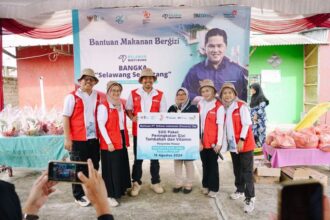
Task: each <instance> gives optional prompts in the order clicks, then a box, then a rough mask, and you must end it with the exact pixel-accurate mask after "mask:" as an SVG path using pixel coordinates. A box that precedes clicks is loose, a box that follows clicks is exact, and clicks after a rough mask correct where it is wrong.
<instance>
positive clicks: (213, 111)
mask: <svg viewBox="0 0 330 220" xmlns="http://www.w3.org/2000/svg"><path fill="white" fill-rule="evenodd" d="M220 106H221V103H220V102H219V101H218V100H216V99H213V100H212V101H206V100H205V99H202V100H201V101H200V102H199V103H198V109H199V113H200V117H201V131H202V134H203V136H202V143H203V147H204V149H209V148H212V147H213V146H215V145H216V144H217V142H218V125H217V111H218V108H219V107H220Z"/></svg>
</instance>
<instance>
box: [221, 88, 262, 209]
mask: <svg viewBox="0 0 330 220" xmlns="http://www.w3.org/2000/svg"><path fill="white" fill-rule="evenodd" d="M219 97H220V100H221V103H222V106H221V107H220V108H219V110H218V112H217V118H218V120H217V123H218V127H219V136H218V138H219V139H221V140H222V142H220V145H221V152H226V151H230V154H231V158H232V162H233V169H234V175H235V186H236V192H235V193H233V194H231V195H230V198H231V199H234V200H236V199H239V198H243V197H244V196H245V200H244V201H245V204H244V211H245V212H246V213H249V212H252V211H253V210H254V202H255V194H254V183H253V150H254V148H255V145H256V144H255V142H254V137H253V133H252V121H251V117H250V112H249V108H248V105H247V104H246V103H245V102H244V101H241V100H239V99H238V98H237V92H236V89H235V86H234V85H233V84H231V83H224V84H223V86H222V87H221V90H220V92H219Z"/></svg>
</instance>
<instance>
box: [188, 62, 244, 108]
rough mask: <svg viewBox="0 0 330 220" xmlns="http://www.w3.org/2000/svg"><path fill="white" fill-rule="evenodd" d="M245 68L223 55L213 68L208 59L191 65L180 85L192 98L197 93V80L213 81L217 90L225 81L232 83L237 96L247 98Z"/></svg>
mask: <svg viewBox="0 0 330 220" xmlns="http://www.w3.org/2000/svg"><path fill="white" fill-rule="evenodd" d="M247 76H248V71H247V69H245V68H243V67H241V66H240V65H238V64H236V63H234V62H231V61H230V60H229V58H227V57H223V60H222V62H221V64H220V65H219V67H218V68H217V69H215V68H214V67H213V66H212V65H211V64H210V63H209V62H208V60H205V61H203V62H200V63H198V64H196V65H195V66H193V67H192V68H191V69H190V70H189V72H188V74H187V75H186V77H185V79H184V81H183V83H182V87H184V88H186V89H187V90H188V91H189V98H190V99H191V100H193V99H194V98H195V97H196V96H200V94H199V87H200V84H199V82H200V81H202V80H204V79H210V80H212V81H213V83H214V86H215V88H216V89H217V91H218V92H219V91H220V89H221V86H222V84H223V83H225V82H230V83H233V84H234V86H235V88H236V90H237V93H238V97H239V98H240V99H241V100H244V101H246V100H247V85H248V84H247V83H248V82H247Z"/></svg>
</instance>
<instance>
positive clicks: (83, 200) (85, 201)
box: [75, 196, 91, 207]
mask: <svg viewBox="0 0 330 220" xmlns="http://www.w3.org/2000/svg"><path fill="white" fill-rule="evenodd" d="M75 203H77V204H78V205H80V206H81V207H86V206H89V204H91V202H90V201H89V200H88V199H87V197H86V196H83V197H81V198H80V199H79V200H77V199H76V200H75Z"/></svg>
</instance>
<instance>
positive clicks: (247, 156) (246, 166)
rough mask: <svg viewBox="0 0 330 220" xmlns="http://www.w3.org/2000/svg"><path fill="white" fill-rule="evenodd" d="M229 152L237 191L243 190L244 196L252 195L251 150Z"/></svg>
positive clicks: (249, 196) (250, 196)
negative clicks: (237, 152)
mask: <svg viewBox="0 0 330 220" xmlns="http://www.w3.org/2000/svg"><path fill="white" fill-rule="evenodd" d="M230 154H231V158H232V161H233V170H234V175H235V186H236V190H237V192H241V193H242V192H244V195H245V197H246V198H252V197H254V196H255V194H254V183H253V151H248V152H244V153H239V154H236V153H232V152H231V153H230Z"/></svg>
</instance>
